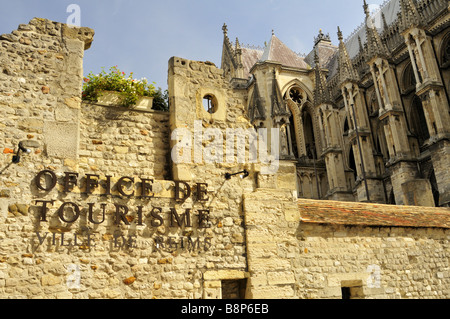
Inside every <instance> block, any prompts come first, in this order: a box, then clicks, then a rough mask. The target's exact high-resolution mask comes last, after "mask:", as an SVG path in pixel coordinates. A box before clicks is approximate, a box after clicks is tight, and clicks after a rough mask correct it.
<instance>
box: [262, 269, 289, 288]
mask: <svg viewBox="0 0 450 319" xmlns="http://www.w3.org/2000/svg"><path fill="white" fill-rule="evenodd" d="M267 281H268V283H269V285H287V284H294V283H295V277H294V273H293V272H292V271H274V272H268V273H267Z"/></svg>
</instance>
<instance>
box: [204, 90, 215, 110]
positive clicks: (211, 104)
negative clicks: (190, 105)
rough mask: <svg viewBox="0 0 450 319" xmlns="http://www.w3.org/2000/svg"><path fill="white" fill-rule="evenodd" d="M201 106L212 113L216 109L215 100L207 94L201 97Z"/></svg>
mask: <svg viewBox="0 0 450 319" xmlns="http://www.w3.org/2000/svg"><path fill="white" fill-rule="evenodd" d="M203 108H204V109H205V111H206V112H208V113H210V114H213V113H215V112H216V111H217V101H216V99H215V97H214V96H212V95H210V94H208V95H205V96H204V97H203Z"/></svg>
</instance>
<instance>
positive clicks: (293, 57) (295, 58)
mask: <svg viewBox="0 0 450 319" xmlns="http://www.w3.org/2000/svg"><path fill="white" fill-rule="evenodd" d="M259 61H260V62H265V61H271V62H278V63H281V64H282V65H284V66H288V67H294V68H300V69H311V67H310V66H309V65H308V64H307V63H306V62H305V59H304V58H302V57H300V56H299V55H298V54H297V53H295V52H294V51H292V50H291V49H289V48H288V47H287V46H286V45H285V44H284V43H283V42H282V41H281V40H280V39H278V38H277V36H276V35H275V34H272V37H271V38H270V42H269V44H268V45H267V46H266V47H265V48H264V52H263V54H262V56H261V58H260V60H259Z"/></svg>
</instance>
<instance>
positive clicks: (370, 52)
mask: <svg viewBox="0 0 450 319" xmlns="http://www.w3.org/2000/svg"><path fill="white" fill-rule="evenodd" d="M363 8H364V12H365V14H366V35H367V60H368V61H369V60H371V59H373V58H375V57H384V58H387V57H389V53H388V50H387V48H386V46H385V45H384V43H383V41H382V40H381V37H380V34H379V33H378V30H377V28H376V27H375V25H374V23H373V20H372V17H371V16H370V12H369V6H368V5H367V2H366V0H364V6H363Z"/></svg>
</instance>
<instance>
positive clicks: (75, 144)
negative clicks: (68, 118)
mask: <svg viewBox="0 0 450 319" xmlns="http://www.w3.org/2000/svg"><path fill="white" fill-rule="evenodd" d="M79 134H80V133H79V124H78V123H63V122H51V121H48V122H45V123H44V142H45V146H46V152H47V156H49V157H58V158H71V159H77V158H78V149H79V139H80V137H79Z"/></svg>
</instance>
